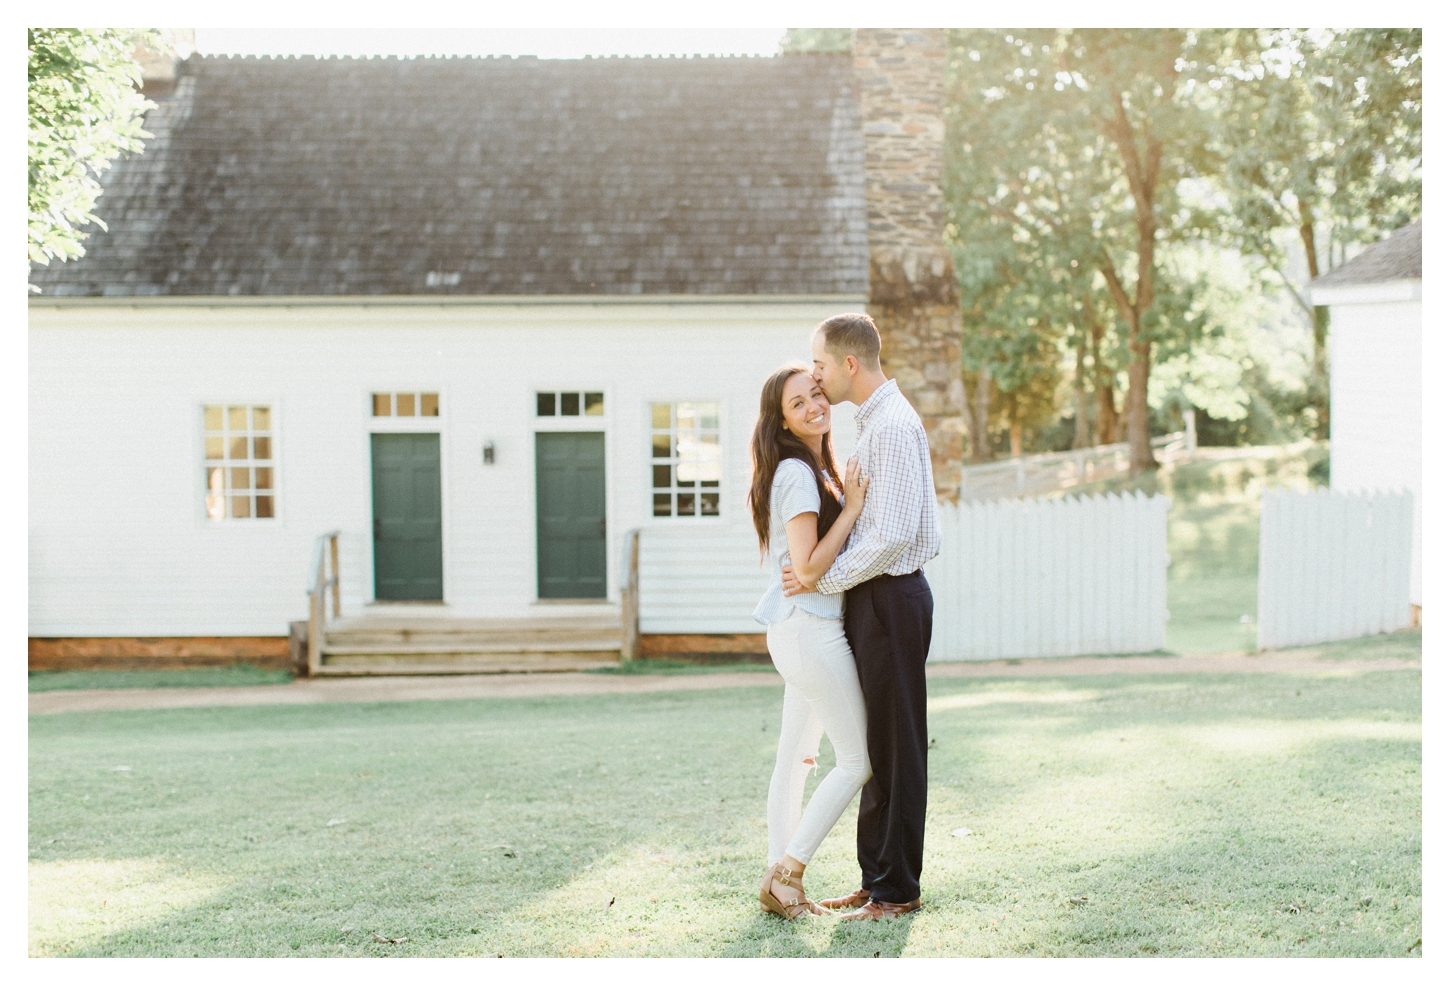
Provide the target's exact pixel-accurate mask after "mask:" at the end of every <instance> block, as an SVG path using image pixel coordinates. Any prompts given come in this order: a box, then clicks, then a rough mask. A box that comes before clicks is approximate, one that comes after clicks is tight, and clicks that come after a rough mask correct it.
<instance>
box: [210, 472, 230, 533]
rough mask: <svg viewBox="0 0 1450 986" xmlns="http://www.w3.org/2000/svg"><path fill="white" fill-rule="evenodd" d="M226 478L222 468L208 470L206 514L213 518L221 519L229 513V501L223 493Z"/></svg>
mask: <svg viewBox="0 0 1450 986" xmlns="http://www.w3.org/2000/svg"><path fill="white" fill-rule="evenodd" d="M223 486H224V478H223V475H222V470H220V469H218V468H216V467H213V468H211V469H208V470H207V471H206V515H207V517H208V518H209V519H211V520H221V519H222V518H223V517H225V516H226V515H227V501H226V498H225V497H224V496H223V495H222V491H223Z"/></svg>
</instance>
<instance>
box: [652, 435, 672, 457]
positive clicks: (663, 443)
mask: <svg viewBox="0 0 1450 986" xmlns="http://www.w3.org/2000/svg"><path fill="white" fill-rule="evenodd" d="M653 444H654V457H655V458H656V459H668V458H669V457H670V436H669V435H655V436H654V442H653Z"/></svg>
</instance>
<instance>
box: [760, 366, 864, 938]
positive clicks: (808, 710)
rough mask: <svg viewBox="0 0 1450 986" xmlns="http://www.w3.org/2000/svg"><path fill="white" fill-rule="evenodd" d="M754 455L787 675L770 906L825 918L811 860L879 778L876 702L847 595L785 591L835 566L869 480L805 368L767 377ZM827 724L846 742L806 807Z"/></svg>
mask: <svg viewBox="0 0 1450 986" xmlns="http://www.w3.org/2000/svg"><path fill="white" fill-rule="evenodd" d="M750 452H751V459H752V465H753V466H754V476H753V478H752V480H751V484H750V495H749V498H748V499H749V504H750V511H751V513H752V515H753V516H754V520H755V533H756V535H757V537H759V539H760V548H761V553H762V555H765V554H767V553H768V554H769V562H770V567H771V571H772V572H773V575H772V578H773V582H772V584H771V586H770V588H769V589H768V590H766V593H765V596H764V597H763V598H762V599H761V600H760V605H758V606H757V607H756V608H755V619H756V621H757V622H760V623H763V624H765V626H766V632H765V640H766V646H767V647H769V648H770V658H771V661H772V662H774V664H775V667H776V670H777V671H779V672H780V674H781V676H782V677H783V678H785V707H784V709H783V711H782V713H781V724H780V745H779V747H778V748H777V751H776V757H775V773H774V774H772V775H771V778H770V794H769V797H768V799H767V806H766V818H767V823H768V827H769V831H770V859H771V865H770V867H769V869H767V871H766V874H765V876H764V878H763V879H762V880H761V884H760V904H761V908H762V909H763V910H767V911H772V912H774V913H776V914H779V915H780V916H781V917H783V918H785V919H787V920H792V919H794V918H796V917H798V916H799V915H800V914H802V913H804V912H807V911H809V912H810V913H813V914H821V913H824V912H823V911H822V910H821V909H820V908H819V907H818V906H817V905H816V904H815V903H814V902H813V901H811V900H810V899H809V898H808V897H806V893H805V886H804V883H803V880H802V877H803V876H804V874H805V869H806V864H807V863H809V862H810V860H811V856H812V855H813V854H814V853H815V851H816V848H817V847H818V846H819V845H820V844H821V840H822V839H824V838H825V837H826V833H827V832H829V831H830V829H831V826H832V825H834V824H836V819H838V818H840V817H841V812H842V811H844V810H845V808H846V805H848V804H850V802H851V799H852V798H853V797H855V795H856V792H857V791H858V790H860V788H861V785H863V784H865V783H866V781H867V780H868V779H869V778H870V776H871V766H870V764H869V763H868V762H867V758H866V706H865V703H864V702H863V700H862V698H861V685H860V682H859V680H858V679H857V677H856V662H855V659H854V658H853V657H852V654H851V647H850V645H849V644H848V643H846V635H845V632H844V630H843V628H842V614H843V606H842V602H843V598H844V597H843V596H842V595H841V594H834V595H822V594H820V593H816V592H807V593H801V594H799V595H795V596H791V597H786V596H785V595H784V593H783V592H782V588H781V580H780V569H781V566H782V565H784V564H785V563H786V562H787V561H789V562H790V563H791V564H792V565H794V566H795V570H796V572H797V573H799V574H800V575H801V576H802V579H801V581H802V582H806V583H807V584H813V583H814V582H815V580H816V579H817V578H818V577H820V576H821V575H823V574H824V573H825V571H826V569H828V568H830V567H831V563H832V562H833V561H835V560H836V555H837V554H838V553H839V552H840V550H841V548H842V547H843V546H844V545H845V543H846V535H847V534H849V533H850V531H851V527H852V526H853V525H854V524H855V523H856V519H857V518H858V517H860V516H861V507H862V505H863V503H864V502H865V498H866V486H867V480H866V478H865V477H863V476H861V475H860V472H859V468H858V466H857V464H856V460H854V459H852V460H851V461H850V462H849V463H847V464H846V476H845V480H844V482H843V481H842V478H841V476H840V474H839V473H838V472H837V470H836V462H835V457H834V456H833V455H832V453H831V406H830V404H829V402H827V400H826V397H825V395H824V394H823V393H822V392H821V389H820V386H819V385H818V384H817V383H816V381H815V380H814V379H812V377H811V373H810V370H809V368H807V367H806V366H805V365H804V364H788V365H786V366H784V367H781V368H780V369H779V370H777V371H775V373H773V374H771V376H770V379H769V380H767V381H766V382H765V387H764V389H762V390H761V392H760V420H759V421H758V423H757V424H756V426H755V434H754V436H753V437H752V438H751V445H750ZM842 494H844V502H843V500H842ZM823 730H824V732H825V734H826V735H827V736H829V737H830V738H831V746H833V747H834V748H835V751H836V766H835V767H834V768H833V769H832V770H831V772H830V773H829V774H827V775H826V776H825V777H824V778H823V779H822V780H821V783H820V785H819V786H818V787H817V788H816V791H815V793H814V794H813V795H812V796H811V802H810V804H809V805H808V806H807V807H806V809H805V811H804V812H802V811H801V797H802V795H803V794H804V792H805V784H806V774H807V773H808V772H809V771H810V770H811V768H813V767H814V766H815V760H816V756H817V755H818V752H819V750H820V741H821V733H822V731H823Z"/></svg>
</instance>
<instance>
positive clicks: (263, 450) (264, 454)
mask: <svg viewBox="0 0 1450 986" xmlns="http://www.w3.org/2000/svg"><path fill="white" fill-rule="evenodd" d="M271 457H272V439H270V438H267V437H265V436H262V437H258V438H254V439H252V458H254V459H270V458H271Z"/></svg>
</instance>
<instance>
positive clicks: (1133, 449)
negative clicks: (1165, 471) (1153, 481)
mask: <svg viewBox="0 0 1450 986" xmlns="http://www.w3.org/2000/svg"><path fill="white" fill-rule="evenodd" d="M1128 349H1129V351H1131V352H1132V354H1133V359H1132V361H1131V362H1130V363H1128V393H1127V394H1126V395H1125V396H1124V398H1123V417H1125V418H1127V419H1128V468H1129V469H1131V470H1132V471H1133V472H1143V471H1146V470H1151V469H1157V468H1158V460H1157V459H1155V458H1153V443H1152V441H1151V440H1150V438H1149V436H1148V372H1149V370H1150V369H1151V367H1152V366H1153V363H1152V355H1153V344H1152V343H1150V342H1148V341H1147V340H1146V339H1140V338H1139V330H1138V327H1137V326H1134V327H1133V328H1132V329H1131V330H1129V333H1128Z"/></svg>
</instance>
